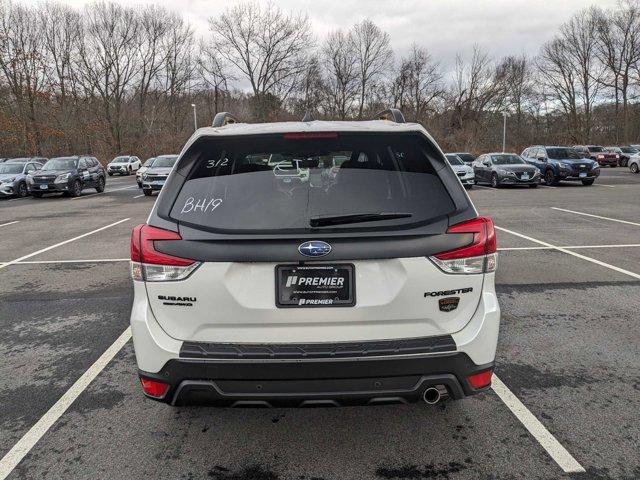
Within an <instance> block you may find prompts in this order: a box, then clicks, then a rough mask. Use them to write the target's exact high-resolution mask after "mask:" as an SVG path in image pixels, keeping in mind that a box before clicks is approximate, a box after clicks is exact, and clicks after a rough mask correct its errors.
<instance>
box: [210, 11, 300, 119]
mask: <svg viewBox="0 0 640 480" xmlns="http://www.w3.org/2000/svg"><path fill="white" fill-rule="evenodd" d="M209 28H210V30H211V32H212V34H213V35H214V37H215V38H216V46H217V48H218V49H219V51H220V54H221V55H222V56H223V58H225V59H226V60H227V61H228V62H229V63H231V64H232V65H233V66H234V67H235V68H236V69H237V70H238V71H239V72H240V74H241V75H242V76H243V77H244V78H246V80H248V82H249V84H250V86H251V89H252V91H253V95H254V96H255V97H256V99H255V100H254V104H255V105H256V106H258V105H259V104H260V103H262V102H263V101H264V102H266V103H265V104H264V105H262V106H260V107H259V108H257V110H256V111H260V112H264V111H265V110H264V109H265V108H266V106H267V105H273V104H274V103H273V98H271V96H276V97H278V98H279V99H280V100H285V99H286V97H287V96H288V95H289V94H290V93H291V92H292V91H293V90H294V89H295V87H296V85H297V82H298V81H299V78H300V75H301V74H302V73H303V72H304V70H305V68H306V67H307V53H308V50H309V48H310V45H311V40H312V35H311V27H310V25H309V19H308V17H307V16H306V15H303V14H293V13H290V14H286V13H284V12H283V11H282V10H281V9H280V8H278V7H276V6H274V5H272V4H268V5H267V6H266V7H264V8H262V7H261V6H260V5H259V4H257V3H241V4H239V5H236V6H235V7H232V8H229V9H227V10H226V11H225V12H224V13H223V14H222V15H221V16H220V17H218V18H210V19H209ZM266 94H269V96H267V95H266Z"/></svg>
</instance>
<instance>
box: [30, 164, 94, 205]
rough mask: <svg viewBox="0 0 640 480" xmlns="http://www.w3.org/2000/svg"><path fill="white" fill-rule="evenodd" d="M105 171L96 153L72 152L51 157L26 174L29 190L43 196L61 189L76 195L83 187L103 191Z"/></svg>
mask: <svg viewBox="0 0 640 480" xmlns="http://www.w3.org/2000/svg"><path fill="white" fill-rule="evenodd" d="M106 177H107V174H106V172H105V169H104V167H103V166H102V165H100V162H98V160H97V159H96V158H95V157H90V156H84V155H82V156H71V157H57V158H52V159H50V160H48V161H47V163H45V164H44V166H43V167H42V169H41V170H38V171H36V172H33V173H32V174H30V175H28V176H27V185H28V187H29V193H31V195H33V196H34V197H38V198H40V197H42V196H43V195H44V194H45V193H62V194H63V195H67V196H71V197H79V196H80V194H81V193H82V190H84V189H85V188H95V189H96V192H98V193H100V192H104V186H105V184H106Z"/></svg>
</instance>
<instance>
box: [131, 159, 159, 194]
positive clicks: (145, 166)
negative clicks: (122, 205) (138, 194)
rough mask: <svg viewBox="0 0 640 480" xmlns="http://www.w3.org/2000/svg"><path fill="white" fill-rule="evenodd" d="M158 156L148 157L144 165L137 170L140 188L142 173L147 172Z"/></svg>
mask: <svg viewBox="0 0 640 480" xmlns="http://www.w3.org/2000/svg"><path fill="white" fill-rule="evenodd" d="M155 159H156V157H151V158H147V159H146V160H145V162H144V163H143V164H142V166H141V167H140V168H139V169H138V171H137V172H136V183H137V184H138V188H142V175H143V174H144V172H146V171H147V170H148V169H149V167H151V165H153V161H154V160H155Z"/></svg>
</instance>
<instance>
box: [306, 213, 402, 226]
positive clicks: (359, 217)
mask: <svg viewBox="0 0 640 480" xmlns="http://www.w3.org/2000/svg"><path fill="white" fill-rule="evenodd" d="M411 216H412V214H411V213H399V212H393V213H385V212H380V213H354V214H351V215H332V216H325V217H323V216H317V217H311V218H310V219H309V225H311V226H312V227H326V226H329V225H343V224H345V223H362V222H377V221H378V220H392V219H394V218H409V217H411Z"/></svg>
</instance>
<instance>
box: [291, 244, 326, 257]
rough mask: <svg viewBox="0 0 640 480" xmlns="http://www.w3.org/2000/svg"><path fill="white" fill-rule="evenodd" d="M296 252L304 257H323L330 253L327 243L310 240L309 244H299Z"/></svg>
mask: <svg viewBox="0 0 640 480" xmlns="http://www.w3.org/2000/svg"><path fill="white" fill-rule="evenodd" d="M298 251H299V252H300V254H301V255H304V256H305V257H324V256H325V255H328V254H329V252H331V245H329V244H328V243H327V242H321V241H319V240H312V241H310V242H304V243H301V244H300V246H299V247H298Z"/></svg>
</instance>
